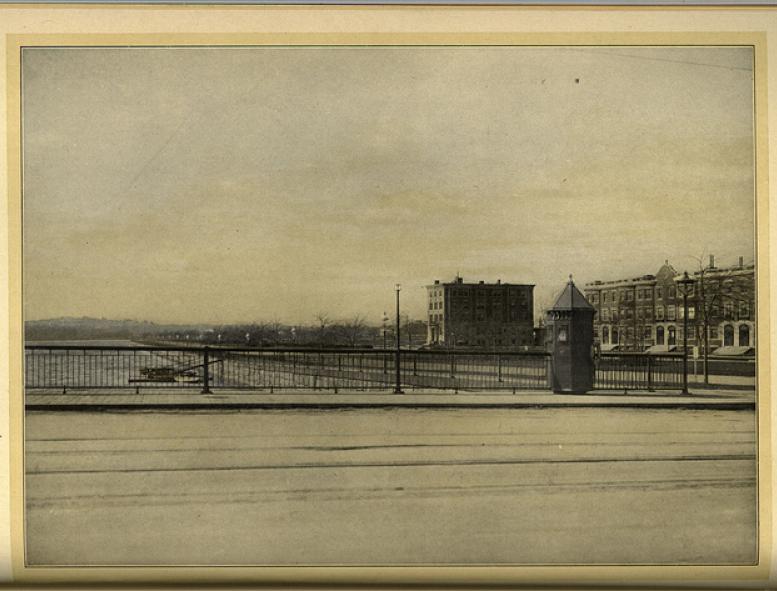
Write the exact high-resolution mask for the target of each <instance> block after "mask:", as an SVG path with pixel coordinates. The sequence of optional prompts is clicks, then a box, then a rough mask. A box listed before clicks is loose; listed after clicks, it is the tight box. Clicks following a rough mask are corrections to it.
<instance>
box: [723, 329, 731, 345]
mask: <svg viewBox="0 0 777 591" xmlns="http://www.w3.org/2000/svg"><path fill="white" fill-rule="evenodd" d="M733 344H734V327H733V326H731V325H730V324H727V325H726V326H724V327H723V346H724V347H731V346H733Z"/></svg>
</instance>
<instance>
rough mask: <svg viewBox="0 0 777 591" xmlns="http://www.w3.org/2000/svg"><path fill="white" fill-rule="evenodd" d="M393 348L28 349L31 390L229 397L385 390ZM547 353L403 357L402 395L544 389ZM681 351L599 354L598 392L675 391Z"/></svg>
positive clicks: (390, 380)
mask: <svg viewBox="0 0 777 591" xmlns="http://www.w3.org/2000/svg"><path fill="white" fill-rule="evenodd" d="M395 363H396V351H395V350H392V349H249V348H227V347H224V348H217V347H153V346H137V347H113V346H101V345H95V346H70V345H28V346H26V347H25V368H24V376H25V386H26V388H28V389H42V388H45V389H61V390H63V391H67V390H76V389H121V388H134V389H135V390H138V391H139V390H140V389H141V388H155V389H156V388H190V389H198V390H200V391H202V392H209V391H210V390H211V389H214V388H220V389H233V390H240V389H246V390H269V391H273V390H280V389H289V390H298V389H303V390H333V391H338V390H388V389H391V388H394V387H395V386H396V366H395ZM550 364H551V357H550V355H549V354H548V353H545V352H504V351H501V352H488V351H463V350H445V351H440V350H434V351H414V350H402V351H401V352H400V368H399V369H400V372H399V375H400V382H401V387H402V388H404V389H410V390H413V389H443V390H454V391H458V390H462V391H468V390H508V391H510V390H512V391H515V390H527V389H529V390H545V389H548V388H550V384H549V379H550ZM682 381H683V373H682V354H681V353H668V354H661V355H647V354H644V353H603V354H602V355H601V356H600V357H599V358H598V359H597V361H596V363H595V378H594V388H595V389H597V390H658V389H660V390H667V389H681V388H682Z"/></svg>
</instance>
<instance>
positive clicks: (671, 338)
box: [667, 326, 677, 345]
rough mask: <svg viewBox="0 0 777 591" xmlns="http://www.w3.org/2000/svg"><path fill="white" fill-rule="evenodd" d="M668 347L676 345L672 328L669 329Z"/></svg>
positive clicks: (675, 336) (675, 337)
mask: <svg viewBox="0 0 777 591" xmlns="http://www.w3.org/2000/svg"><path fill="white" fill-rule="evenodd" d="M667 344H668V345H676V344H677V335H676V333H675V328H674V326H670V327H669V342H668V343H667Z"/></svg>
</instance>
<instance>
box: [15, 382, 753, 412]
mask: <svg viewBox="0 0 777 591" xmlns="http://www.w3.org/2000/svg"><path fill="white" fill-rule="evenodd" d="M25 407H26V410H28V411H82V412H85V411H110V410H138V411H141V410H146V411H148V410H152V411H153V410H160V411H169V410H199V411H203V410H242V409H347V408H685V409H689V408H691V409H718V410H753V409H754V408H755V392H754V391H753V390H747V391H743V390H722V389H715V390H702V389H696V388H691V393H690V394H689V395H687V396H683V395H681V394H680V393H679V392H677V391H671V392H670V391H656V392H628V393H624V392H622V391H601V390H600V391H593V392H590V393H588V394H553V393H552V392H550V391H547V390H523V391H518V392H517V393H516V394H512V393H510V392H461V393H458V394H456V393H453V392H451V391H432V390H425V391H421V390H417V391H408V392H407V393H405V394H393V393H391V392H386V391H377V392H353V391H351V392H345V393H343V392H340V393H337V394H335V393H334V392H332V391H318V392H310V391H299V390H297V391H276V392H273V393H270V392H256V391H236V390H215V391H214V392H213V393H212V394H200V393H199V390H195V389H191V390H186V391H182V390H176V391H172V390H163V389H158V390H142V391H141V392H140V393H138V394H135V393H134V392H131V391H129V392H128V391H127V390H100V391H95V390H71V391H68V392H67V393H66V394H63V393H62V392H61V391H56V390H48V391H46V390H36V391H33V392H30V393H28V394H27V397H26V404H25Z"/></svg>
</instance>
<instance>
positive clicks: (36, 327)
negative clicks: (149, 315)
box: [24, 317, 196, 341]
mask: <svg viewBox="0 0 777 591" xmlns="http://www.w3.org/2000/svg"><path fill="white" fill-rule="evenodd" d="M179 328H183V327H180V326H179V325H170V324H155V323H153V322H147V321H139V320H109V319H106V318H88V317H84V318H49V319H45V320H28V321H26V322H25V323H24V338H25V340H28V341H70V340H92V339H138V338H142V337H144V336H153V335H157V334H159V333H162V332H165V331H169V330H176V329H179ZM186 328H189V329H191V328H196V327H193V326H189V327H186Z"/></svg>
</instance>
